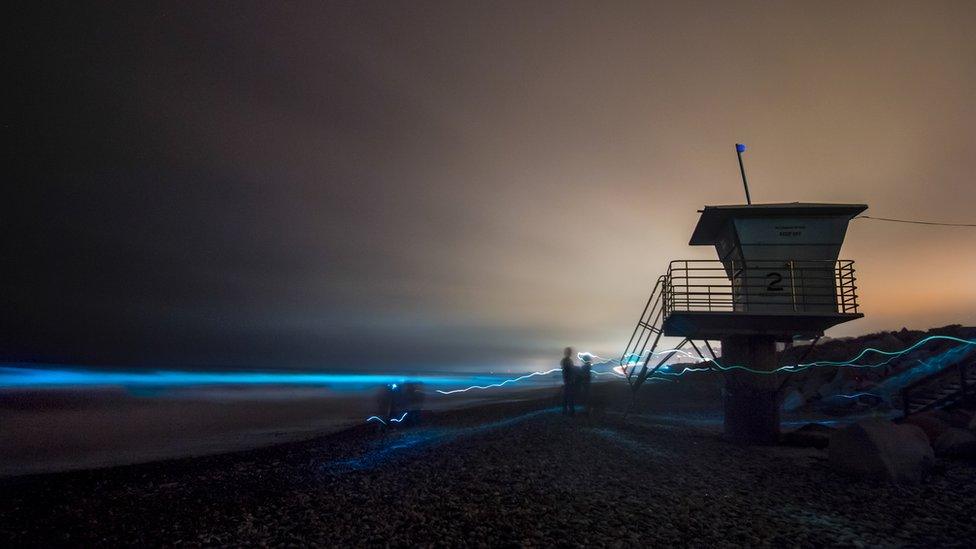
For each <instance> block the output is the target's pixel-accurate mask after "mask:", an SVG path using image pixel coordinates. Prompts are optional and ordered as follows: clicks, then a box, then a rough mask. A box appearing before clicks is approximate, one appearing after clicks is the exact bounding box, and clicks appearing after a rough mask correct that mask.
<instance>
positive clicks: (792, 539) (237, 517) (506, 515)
mask: <svg viewBox="0 0 976 549" xmlns="http://www.w3.org/2000/svg"><path fill="white" fill-rule="evenodd" d="M554 404H555V398H554V396H553V395H551V394H550V395H547V396H544V397H543V398H535V399H529V400H524V401H520V402H512V403H495V404H488V405H484V406H477V407H473V408H469V409H466V410H461V411H446V412H435V413H431V414H430V415H429V416H428V417H426V418H425V420H424V422H423V423H421V424H419V425H417V426H413V427H406V428H403V429H391V430H386V431H382V430H380V429H379V428H377V426H376V425H358V426H354V427H353V428H350V429H346V430H343V431H341V432H338V433H333V434H330V435H326V436H323V437H318V438H312V439H309V440H305V441H301V442H290V443H286V444H278V445H274V446H268V447H264V448H257V449H251V450H244V451H240V452H233V453H224V454H218V455H212V456H205V457H190V458H180V459H172V460H165V461H156V462H152V463H143V464H136V465H126V466H117V467H111V468H105V469H95V470H87V471H72V472H61V473H50V474H41V475H28V476H20V477H12V478H7V479H0V486H2V487H3V488H4V491H5V497H4V498H3V499H0V540H6V541H8V544H10V545H14V546H16V545H21V544H24V543H28V542H30V543H32V544H35V545H63V544H72V545H85V546H92V545H114V546H117V545H176V544H191V545H197V544H207V545H212V544H222V545H261V544H269V545H281V544H298V545H329V546H350V545H356V546H362V545H369V546H377V545H379V546H382V545H411V546H415V545H425V546H426V545H437V544H440V545H458V544H471V543H473V544H488V545H513V544H514V545H522V546H533V545H544V546H548V545H553V544H559V545H572V546H577V545H642V544H643V545H646V544H660V545H689V544H691V545H707V546H729V545H738V546H741V545H751V546H760V545H772V546H783V545H790V546H823V545H837V544H847V545H852V544H857V543H863V544H865V545H922V544H927V543H935V544H937V545H942V546H959V545H961V544H962V543H963V541H961V540H967V539H974V538H976V524H973V523H972V521H970V520H968V517H969V515H968V514H967V513H968V511H967V510H971V509H972V506H973V505H974V504H976V470H974V469H973V468H972V467H971V466H970V465H967V464H960V463H958V462H952V461H943V462H940V465H939V468H938V469H937V471H936V473H935V474H934V475H933V476H932V477H931V478H930V479H928V480H927V481H926V482H925V483H923V484H921V485H917V486H897V485H891V484H887V483H878V482H866V481H858V480H854V479H850V478H847V477H844V476H841V475H838V474H836V473H835V472H833V471H831V470H830V468H829V467H828V466H827V464H826V454H825V452H824V451H823V450H817V449H813V448H791V447H778V446H767V447H743V446H737V445H734V444H731V443H729V442H726V441H724V440H723V439H722V437H721V436H720V434H719V433H718V432H717V431H716V430H715V429H713V428H706V429H702V428H698V427H690V426H688V425H686V424H673V423H670V422H666V421H664V422H662V421H658V420H657V419H655V417H654V416H653V415H651V416H647V415H644V414H640V413H637V414H631V415H629V416H627V417H625V416H624V414H622V413H619V411H617V410H614V409H612V408H611V409H603V408H598V409H596V410H595V411H594V414H593V415H591V416H589V417H587V416H582V415H578V416H577V417H576V418H572V419H571V418H566V417H564V416H562V415H561V414H560V413H559V409H558V407H556V406H554Z"/></svg>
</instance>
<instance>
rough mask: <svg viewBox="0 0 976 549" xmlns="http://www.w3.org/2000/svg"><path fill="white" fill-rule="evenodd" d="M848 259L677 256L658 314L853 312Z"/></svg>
mask: <svg viewBox="0 0 976 549" xmlns="http://www.w3.org/2000/svg"><path fill="white" fill-rule="evenodd" d="M856 281H857V278H856V277H855V276H854V261H852V260H838V261H829V260H794V259H784V260H746V261H741V260H740V261H729V262H724V263H723V262H722V261H718V260H696V259H681V260H676V261H672V262H671V263H670V264H669V265H668V272H667V274H666V275H665V276H664V277H663V280H662V282H661V283H662V284H663V288H662V294H663V298H662V302H663V316H665V317H667V316H668V315H670V314H671V313H673V312H675V311H687V312H692V311H697V312H706V311H709V312H795V313H845V314H846V313H857V307H858V304H857V286H856V284H855V282H856Z"/></svg>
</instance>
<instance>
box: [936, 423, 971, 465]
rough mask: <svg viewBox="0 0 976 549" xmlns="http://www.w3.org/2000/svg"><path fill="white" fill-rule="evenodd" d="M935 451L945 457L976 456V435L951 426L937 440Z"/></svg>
mask: <svg viewBox="0 0 976 549" xmlns="http://www.w3.org/2000/svg"><path fill="white" fill-rule="evenodd" d="M934 447H935V453H936V454H938V455H940V456H945V457H959V458H976V435H974V434H972V433H970V432H969V431H967V430H965V429H956V428H949V429H947V430H946V432H944V433H942V436H940V437H939V439H938V440H936V441H935V444H934Z"/></svg>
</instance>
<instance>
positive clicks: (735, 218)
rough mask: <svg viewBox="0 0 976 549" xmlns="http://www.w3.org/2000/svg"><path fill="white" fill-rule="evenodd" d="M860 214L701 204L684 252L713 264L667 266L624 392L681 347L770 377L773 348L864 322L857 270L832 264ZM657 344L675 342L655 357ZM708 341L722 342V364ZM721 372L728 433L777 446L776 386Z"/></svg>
mask: <svg viewBox="0 0 976 549" xmlns="http://www.w3.org/2000/svg"><path fill="white" fill-rule="evenodd" d="M743 149H744V148H743ZM740 152H741V151H740ZM743 175H744V172H743ZM747 189H748V188H747ZM747 197H748V190H747ZM866 209H867V206H866V205H864V204H811V203H799V202H794V203H787V204H744V205H730V206H705V208H704V209H703V210H700V213H701V217H700V218H699V219H698V225H697V226H696V227H695V231H694V233H692V236H691V242H690V243H689V244H690V245H692V246H715V250H716V252H718V259H717V260H676V261H672V262H671V263H670V265H669V266H668V271H667V273H665V274H664V275H662V276H660V277H659V278H658V280H657V283H656V284H655V286H654V289H653V291H652V292H651V296H650V298H649V299H648V300H647V304H646V305H645V307H644V311H643V313H641V317H640V319H639V320H638V323H637V326H636V327H635V328H634V332H633V334H632V335H631V338H630V341H629V342H628V344H627V348H626V349H625V350H624V353H623V356H622V357H621V365H622V366H623V368H624V372H625V373H626V375H627V379H628V380H629V382H630V384H631V388H632V389H633V390H634V391H635V392H636V391H637V390H638V389H639V388H640V386H641V385H642V384H643V383H645V382H646V381H647V380H648V379H651V378H653V377H655V373H657V372H658V369H659V368H660V367H661V366H662V365H664V364H665V363H666V362H667V361H668V360H669V359H670V358H672V356H674V354H675V353H677V352H679V351H678V350H679V349H684V348H685V346H686V345H690V346H691V348H692V349H693V350H694V352H695V353H697V354H698V356H699V357H701V358H702V359H703V360H710V361H717V362H718V363H720V364H721V365H722V366H732V365H742V366H746V367H748V368H749V369H751V370H759V371H771V370H775V369H776V368H777V363H776V342H792V341H794V340H795V339H813V338H817V337H820V336H822V335H823V333H824V330H826V329H827V328H830V327H831V326H835V325H837V324H840V323H842V322H847V321H850V320H854V319H857V318H861V317H863V316H864V315H863V314H861V313H860V312H858V304H857V286H856V285H855V281H856V278H855V275H854V262H853V261H851V260H841V259H838V257H839V255H840V248H841V245H842V244H843V242H844V236H845V234H846V232H847V225H848V223H849V222H850V220H851V219H852V218H854V217H855V216H857V215H858V214H860V213H861V212H863V211H864V210H866ZM662 336H673V337H680V338H682V339H681V343H680V344H679V345H678V346H677V347H675V348H674V349H676V350H672V351H669V352H666V353H664V354H663V355H661V354H660V353H657V349H658V346H659V344H660V342H661V337H662ZM696 340H697V341H700V342H702V343H703V345H699V344H696ZM709 340H719V341H721V358H720V359H719V358H718V357H717V356H716V354H715V351H714V350H713V347H712V345H711V343H710V342H709ZM706 349H707V351H708V352H709V353H711V356H710V357H706V355H705V353H704V350H706ZM723 372H724V375H725V388H726V390H725V432H726V435H727V436H729V437H731V438H733V439H735V440H739V441H743V442H757V443H767V442H774V441H775V440H776V438H777V437H778V435H779V407H780V402H779V394H778V393H779V389H780V388H781V386H782V383H783V381H782V379H777V378H778V377H779V376H776V375H764V374H757V373H751V372H748V371H743V370H727V371H723Z"/></svg>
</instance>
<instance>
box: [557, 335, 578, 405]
mask: <svg viewBox="0 0 976 549" xmlns="http://www.w3.org/2000/svg"><path fill="white" fill-rule="evenodd" d="M572 356H573V348H572V347H566V348H565V349H563V360H562V362H560V363H559V365H560V366H561V367H562V369H563V413H564V414H566V415H568V416H572V415H575V414H576V398H575V397H576V387H575V385H576V365H575V364H573V359H572Z"/></svg>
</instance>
